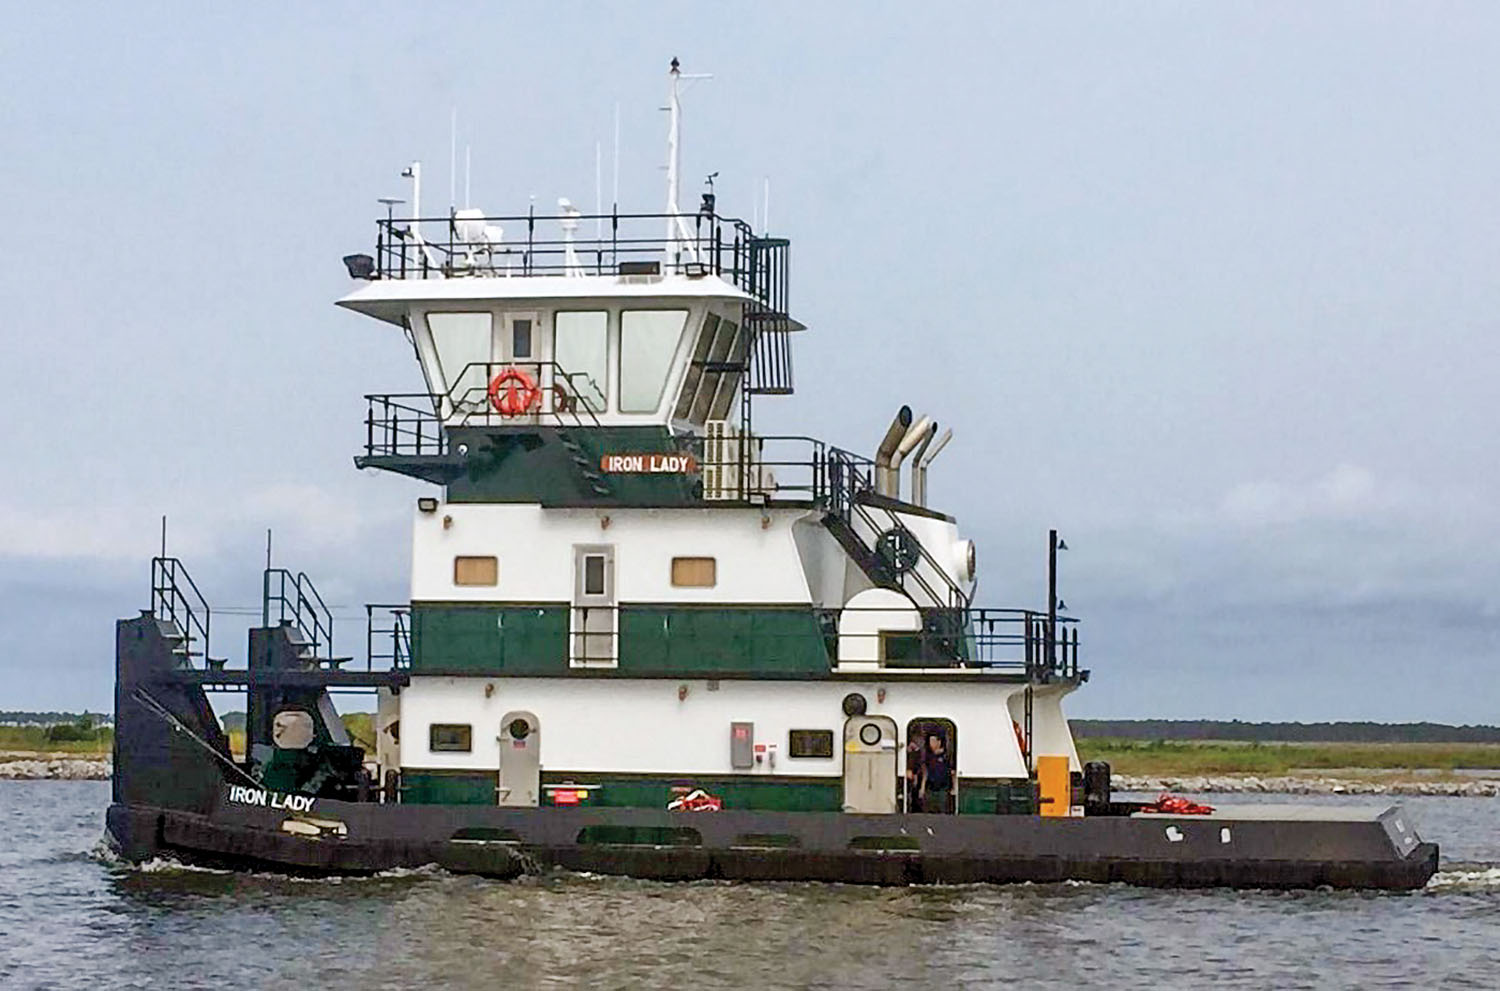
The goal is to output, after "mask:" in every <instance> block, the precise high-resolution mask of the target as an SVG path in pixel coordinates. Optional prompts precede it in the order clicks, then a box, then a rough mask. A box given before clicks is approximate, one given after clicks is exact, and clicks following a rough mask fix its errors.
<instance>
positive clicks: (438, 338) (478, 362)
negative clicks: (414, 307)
mask: <svg viewBox="0 0 1500 991" xmlns="http://www.w3.org/2000/svg"><path fill="white" fill-rule="evenodd" d="M493 323H494V315H493V314H491V313H429V314H427V329H428V330H429V331H430V332H431V333H432V346H433V349H434V350H435V351H436V352H437V360H438V374H439V375H441V376H442V378H443V385H444V388H446V389H447V392H448V395H449V397H450V398H452V399H453V400H454V402H482V401H483V400H484V398H485V389H486V388H487V387H488V385H489V381H488V375H487V373H488V371H489V370H488V368H487V367H486V366H487V364H488V363H489V361H490V360H491V359H490V348H491V335H492V334H493Z"/></svg>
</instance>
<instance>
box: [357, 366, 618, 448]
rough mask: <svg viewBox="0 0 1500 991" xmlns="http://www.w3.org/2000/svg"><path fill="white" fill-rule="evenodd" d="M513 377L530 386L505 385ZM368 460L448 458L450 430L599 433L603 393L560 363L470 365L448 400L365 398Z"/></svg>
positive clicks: (416, 395)
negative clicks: (541, 428) (542, 427)
mask: <svg viewBox="0 0 1500 991" xmlns="http://www.w3.org/2000/svg"><path fill="white" fill-rule="evenodd" d="M508 371H516V372H520V373H523V374H525V376H526V377H527V378H528V379H529V380H530V385H531V387H534V388H535V390H536V392H535V396H534V397H528V396H527V395H526V390H527V386H526V383H522V382H520V381H519V380H512V381H505V380H503V379H502V380H501V381H500V383H499V385H498V386H495V387H494V392H493V394H492V392H491V389H492V383H495V382H496V380H497V378H501V376H502V375H503V374H504V373H505V372H508ZM365 403H366V407H365V456H366V457H393V456H400V457H411V456H416V457H424V456H440V455H445V454H447V453H448V437H447V434H446V433H445V432H444V428H445V427H490V428H494V427H519V426H534V425H536V424H546V425H549V426H556V427H597V426H599V417H598V415H597V414H598V413H600V412H602V411H603V409H604V390H603V387H602V386H601V385H600V384H599V383H598V382H597V381H596V380H595V379H594V378H593V376H591V375H589V374H587V373H585V372H570V371H568V370H567V369H565V368H563V367H562V366H561V365H559V364H558V363H557V362H555V361H485V362H470V363H469V364H467V365H465V366H464V369H463V372H462V373H460V374H459V375H458V376H457V377H456V384H455V385H454V386H453V388H452V389H451V390H449V391H448V392H447V393H441V394H439V393H427V392H408V393H393V394H389V395H368V396H365Z"/></svg>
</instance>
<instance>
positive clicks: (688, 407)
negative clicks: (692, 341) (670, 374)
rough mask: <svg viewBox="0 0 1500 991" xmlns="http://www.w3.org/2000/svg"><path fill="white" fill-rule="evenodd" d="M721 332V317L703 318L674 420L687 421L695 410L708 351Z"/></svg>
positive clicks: (683, 380) (716, 315)
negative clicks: (695, 398)
mask: <svg viewBox="0 0 1500 991" xmlns="http://www.w3.org/2000/svg"><path fill="white" fill-rule="evenodd" d="M718 331H719V316H718V314H716V313H710V314H709V315H708V316H706V317H704V318H703V329H702V330H700V331H699V332H698V343H697V344H696V345H695V346H694V347H693V360H692V361H690V362H688V368H687V374H686V375H684V376H683V378H682V393H681V394H680V395H679V396H678V397H677V408H676V409H674V410H673V411H672V419H674V420H686V419H687V418H688V414H689V413H691V412H692V410H693V398H694V397H695V396H697V395H698V386H699V384H700V383H701V382H702V381H703V363H704V362H706V361H707V360H708V349H709V348H710V347H711V346H712V345H713V342H714V335H715V334H716V333H718Z"/></svg>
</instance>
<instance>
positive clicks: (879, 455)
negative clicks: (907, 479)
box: [875, 406, 911, 495]
mask: <svg viewBox="0 0 1500 991" xmlns="http://www.w3.org/2000/svg"><path fill="white" fill-rule="evenodd" d="M909 426H911V407H910V406H903V407H901V408H900V409H899V410H897V411H896V418H895V419H894V420H892V421H891V425H890V428H889V429H888V430H886V432H885V436H884V437H883V438H881V441H880V446H879V447H877V448H876V449H875V494H876V495H890V494H891V490H892V489H894V488H897V487H899V486H900V484H901V476H900V475H899V474H897V473H895V472H894V471H893V470H892V469H891V455H893V454H895V453H896V447H897V445H899V444H900V443H901V440H902V438H904V437H905V436H906V428H907V427H909Z"/></svg>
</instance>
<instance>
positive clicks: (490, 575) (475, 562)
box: [453, 556, 500, 585]
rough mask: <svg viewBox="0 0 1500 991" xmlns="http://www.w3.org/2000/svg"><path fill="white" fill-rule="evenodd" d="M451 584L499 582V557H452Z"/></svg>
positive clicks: (492, 583) (496, 583) (495, 583)
mask: <svg viewBox="0 0 1500 991" xmlns="http://www.w3.org/2000/svg"><path fill="white" fill-rule="evenodd" d="M453 584H455V585H498V584H500V561H499V559H498V558H494V557H462V556H461V557H455V558H454V559H453Z"/></svg>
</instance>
